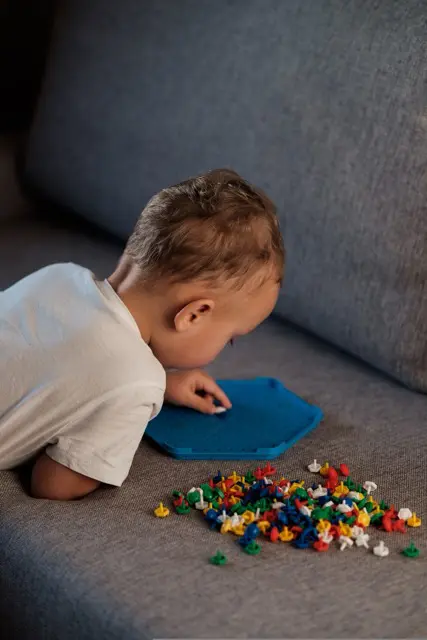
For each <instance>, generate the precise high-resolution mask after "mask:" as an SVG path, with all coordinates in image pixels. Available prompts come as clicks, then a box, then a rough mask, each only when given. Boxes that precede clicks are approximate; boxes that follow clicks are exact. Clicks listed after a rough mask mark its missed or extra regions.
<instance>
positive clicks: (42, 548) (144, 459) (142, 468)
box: [0, 320, 427, 640]
mask: <svg viewBox="0 0 427 640" xmlns="http://www.w3.org/2000/svg"><path fill="white" fill-rule="evenodd" d="M212 372H213V373H214V374H215V375H218V376H224V377H227V376H229V377H252V376H255V375H271V376H276V377H278V378H280V379H281V380H282V381H283V382H284V383H285V384H286V385H287V386H288V387H290V388H291V389H293V390H294V391H295V392H297V393H298V394H300V395H302V396H303V397H305V398H306V399H307V400H309V401H312V402H315V403H316V404H318V405H319V406H320V407H322V408H323V410H324V412H325V420H324V422H323V424H322V425H320V426H319V427H318V428H317V429H316V430H314V431H313V432H312V433H310V434H309V435H308V436H307V437H305V438H304V439H302V440H301V441H300V442H298V443H297V444H296V445H295V446H294V447H293V448H292V449H290V450H289V451H287V452H286V453H285V454H284V455H282V456H281V457H280V458H279V459H278V460H277V461H276V463H275V464H276V466H277V468H278V470H279V472H283V473H285V475H286V476H287V477H295V478H297V477H302V478H304V479H305V480H306V481H307V482H310V481H313V479H314V477H313V476H312V475H311V474H309V473H308V472H307V469H306V466H307V463H309V462H311V461H312V460H313V458H317V459H318V460H321V461H324V460H329V461H330V462H331V463H335V464H339V463H340V462H344V461H345V462H347V463H348V465H349V467H350V470H351V473H352V476H353V477H354V478H356V479H360V480H362V481H364V480H373V481H375V482H376V483H377V484H378V490H377V495H378V496H381V497H383V498H384V499H385V500H387V501H388V502H389V503H394V504H395V505H396V506H397V505H398V506H406V507H409V508H411V509H414V510H416V511H417V512H418V513H419V515H421V516H422V517H423V518H424V521H425V522H427V501H426V500H425V487H426V486H427V472H426V464H425V461H426V454H427V429H426V415H427V398H426V397H424V396H423V395H419V394H415V393H413V392H411V391H408V390H407V389H405V388H403V387H400V386H399V385H398V384H396V383H394V382H393V381H390V380H389V379H385V378H383V377H382V376H381V375H380V374H378V373H376V372H375V371H372V370H370V369H368V368H366V367H365V365H362V364H360V363H358V362H355V361H354V360H352V359H351V358H349V357H347V356H345V355H343V354H340V353H338V352H336V351H334V350H333V349H331V348H329V347H327V346H325V345H324V344H322V343H320V342H318V341H317V340H316V339H312V338H309V337H307V336H305V335H302V334H301V333H299V332H298V331H297V330H295V329H293V328H291V327H286V326H284V325H283V324H282V323H281V322H280V323H278V322H276V321H275V320H270V321H268V322H267V323H265V325H264V326H263V327H261V328H260V329H259V330H257V331H256V332H255V333H254V334H253V335H251V336H248V337H247V338H244V339H241V340H238V341H237V343H236V345H235V346H234V348H233V349H227V350H226V352H224V354H223V355H222V356H221V358H220V359H219V360H218V362H217V363H216V364H215V367H214V369H213V370H212ZM260 428H262V425H260ZM253 464H254V465H256V462H254V463H253ZM218 466H221V468H222V470H223V471H224V472H226V471H230V472H231V471H232V470H233V469H237V470H240V469H242V470H246V469H248V468H249V466H252V465H248V464H247V463H243V464H242V463H239V462H238V461H236V462H228V463H225V464H221V465H219V464H218V463H217V462H186V461H177V460H173V459H170V458H168V457H166V456H165V455H164V454H162V453H160V452H158V451H157V450H156V449H155V448H154V447H152V446H151V445H150V444H149V443H148V442H146V441H145V440H143V442H142V444H141V447H140V449H139V450H138V452H137V455H136V459H135V462H134V465H133V467H132V470H131V473H130V476H129V478H128V479H127V481H126V482H125V484H124V485H123V487H122V488H121V489H110V488H103V489H101V490H99V491H97V492H96V493H94V494H93V495H91V496H89V497H87V498H85V499H83V500H80V501H76V502H73V503H54V502H48V501H37V500H33V499H31V498H29V497H28V496H27V495H26V494H25V492H24V490H23V488H22V486H21V484H20V479H19V477H18V475H17V474H16V473H15V472H4V473H1V474H0V513H1V524H0V566H1V572H0V586H1V592H0V595H1V597H0V618H1V620H2V624H3V626H4V628H5V632H4V634H5V637H19V638H21V639H22V640H26V639H27V638H28V639H30V638H31V640H38V639H39V638H40V639H43V640H50V639H52V640H53V639H55V640H68V639H70V640H71V638H75V637H78V638H79V639H81V640H86V639H88V640H89V639H92V638H103V639H106V640H109V639H110V638H111V639H117V640H119V639H120V640H121V639H122V638H126V639H127V640H137V639H141V638H142V639H143V638H146V637H149V638H153V637H155V638H212V637H221V638H251V637H253V638H268V637H271V638H284V637H286V638H290V637H292V638H343V637H359V638H360V637H363V638H378V637H388V638H392V637H393V638H397V637H405V638H416V637H421V636H423V634H424V632H425V629H426V628H427V611H426V607H425V588H426V573H425V566H426V565H425V555H426V553H427V536H426V531H427V527H426V526H424V527H422V528H421V529H414V530H413V531H412V532H411V533H410V535H405V536H403V535H402V534H399V533H395V534H387V533H384V532H383V533H381V532H374V533H373V535H372V540H371V543H372V544H374V543H375V542H377V541H378V540H379V539H384V540H385V542H386V544H387V545H388V546H389V548H390V555H389V557H388V558H384V559H380V558H377V557H375V556H374V555H373V554H372V551H366V550H365V549H351V550H350V551H345V552H342V553H341V552H339V551H338V550H335V549H333V550H330V551H329V552H328V553H327V554H317V553H315V552H314V551H312V550H307V551H298V550H296V549H293V548H292V547H291V546H288V545H284V544H282V543H280V544H277V545H273V544H270V543H268V542H264V543H263V549H262V552H261V554H260V555H259V556H257V557H250V556H247V555H246V554H244V553H242V551H241V550H240V548H239V546H238V545H237V544H236V541H235V538H234V537H231V536H224V537H223V536H221V535H220V534H218V533H213V532H211V531H209V529H208V528H207V527H206V525H205V523H204V522H203V520H202V517H201V516H200V514H199V513H198V512H197V513H196V512H192V513H191V514H190V515H188V516H178V515H176V514H171V516H170V517H169V518H166V519H164V520H159V519H157V518H155V517H154V516H153V509H154V508H155V507H156V506H157V504H158V503H159V501H160V500H163V499H164V500H166V502H167V501H168V498H169V496H170V495H171V492H172V490H174V489H189V488H191V487H192V486H194V485H197V484H199V483H200V482H202V481H203V480H205V479H206V478H207V477H209V476H210V475H212V474H213V473H216V470H217V468H218ZM410 539H413V540H414V541H415V543H416V544H417V546H418V547H419V548H420V549H421V552H422V554H423V556H421V557H420V558H419V559H417V560H410V559H408V558H405V557H403V556H402V555H401V553H400V551H401V550H402V549H403V547H405V546H407V545H408V543H409V541H410ZM217 549H221V550H222V551H224V552H225V553H226V555H227V556H228V558H229V565H228V566H226V567H213V566H211V565H210V564H209V562H208V559H209V557H210V556H211V555H213V554H214V553H215V552H216V550H217ZM6 625H8V626H7V627H6ZM8 633H9V635H8Z"/></svg>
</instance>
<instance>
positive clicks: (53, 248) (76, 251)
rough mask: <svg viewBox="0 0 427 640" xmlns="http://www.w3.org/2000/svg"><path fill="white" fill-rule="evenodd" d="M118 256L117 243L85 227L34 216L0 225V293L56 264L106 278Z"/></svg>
mask: <svg viewBox="0 0 427 640" xmlns="http://www.w3.org/2000/svg"><path fill="white" fill-rule="evenodd" d="M58 217H59V216H58ZM120 253H121V244H120V243H119V242H114V241H113V240H109V241H107V240H106V239H105V238H102V237H100V235H99V234H96V232H94V231H93V230H92V229H89V230H86V232H85V227H84V224H80V225H79V224H78V223H76V222H74V223H72V222H69V223H65V222H64V221H62V222H59V221H52V220H49V219H43V218H41V217H40V216H37V215H32V216H31V215H29V216H26V217H19V218H17V219H11V220H8V221H7V222H3V223H1V222H0V291H1V290H2V289H6V288H7V287H8V286H10V285H11V284H13V283H14V282H16V281H17V280H20V279H21V278H24V277H25V276H26V275H28V274H29V273H32V272H33V271H36V270H37V269H41V268H42V267H44V266H46V265H47V264H54V263H55V262H75V263H76V264H81V265H83V266H85V267H87V268H88V269H92V271H94V272H96V275H97V276H98V277H107V276H108V275H110V273H112V271H113V269H114V266H115V264H116V263H117V260H118V258H119V256H120Z"/></svg>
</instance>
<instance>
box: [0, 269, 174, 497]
mask: <svg viewBox="0 0 427 640" xmlns="http://www.w3.org/2000/svg"><path fill="white" fill-rule="evenodd" d="M165 384H166V376H165V371H164V369H163V367H162V365H161V364H160V363H159V362H158V360H157V359H156V358H155V357H154V355H153V353H152V351H151V349H150V348H149V347H148V345H147V344H146V343H145V342H144V341H143V340H142V338H141V336H140V333H139V331H138V327H137V325H136V323H135V321H134V319H133V317H132V316H131V314H130V313H129V311H128V309H127V307H126V306H125V305H124V304H123V303H122V301H121V300H120V298H119V297H118V296H117V294H116V293H115V292H114V290H113V289H112V287H111V286H110V284H109V283H108V282H107V281H103V282H100V281H96V280H95V278H94V276H93V274H92V273H91V272H90V271H88V270H87V269H84V268H83V267H79V266H77V265H74V264H57V265H52V266H50V267H46V268H44V269H41V270H40V271H38V272H36V273H34V274H32V275H30V276H28V277H26V278H24V279H23V280H21V281H20V282H18V283H17V284H15V285H13V286H12V287H11V288H10V289H6V291H3V292H0V469H10V468H13V467H15V466H17V465H19V464H21V463H23V462H25V461H27V460H29V459H30V458H32V457H33V456H34V455H36V454H37V453H39V452H40V451H42V450H43V449H44V448H45V447H47V449H46V452H47V454H48V455H49V456H50V457H51V458H52V459H53V460H56V461H57V462H59V463H61V464H63V465H65V466H66V467H69V468H70V469H73V470H74V471H77V472H79V473H82V474H84V475H86V476H89V477H90V478H94V479H95V480H100V481H101V482H105V483H107V484H111V485H115V486H120V485H121V484H122V482H123V481H124V479H125V478H126V476H127V475H128V472H129V468H130V466H131V464H132V459H133V457H134V454H135V451H136V449H137V447H138V445H139V443H140V440H141V438H142V436H143V433H144V430H145V428H146V426H147V423H148V421H149V420H150V419H151V418H153V417H154V416H155V415H157V413H158V412H159V411H160V409H161V406H162V402H163V396H164V391H165Z"/></svg>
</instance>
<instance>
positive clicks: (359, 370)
mask: <svg viewBox="0 0 427 640" xmlns="http://www.w3.org/2000/svg"><path fill="white" fill-rule="evenodd" d="M56 14H57V15H56V19H55V26H54V32H53V37H52V43H51V47H50V51H49V57H48V62H47V68H46V71H45V77H44V80H43V86H42V90H41V94H40V98H39V102H38V107H37V111H36V114H35V117H34V121H33V123H32V126H31V130H30V134H29V138H28V142H27V144H26V147H25V153H24V157H23V162H22V163H20V165H22V167H21V170H20V171H19V175H18V178H17V180H18V182H19V185H20V189H21V193H20V194H19V196H18V194H16V199H14V200H13V202H12V199H11V198H9V199H8V201H7V206H6V205H5V203H6V200H5V198H4V197H3V198H1V199H0V202H1V203H3V205H4V208H3V211H0V287H1V288H5V287H7V286H8V285H10V284H11V283H13V282H14V281H16V280H17V279H18V278H20V277H22V276H24V275H25V274H27V273H29V272H31V271H33V270H35V269H37V268H39V267H41V266H43V265H45V264H49V263H52V262H58V261H74V262H78V263H81V264H84V265H85V266H88V267H90V268H91V269H93V271H94V272H95V273H96V274H97V275H99V276H100V277H102V276H105V275H107V274H108V272H109V271H110V270H111V269H112V268H113V266H114V264H115V261H116V260H117V258H118V256H119V254H120V250H121V247H122V245H123V242H124V239H125V237H126V235H127V233H128V232H129V231H130V229H131V228H132V225H133V223H134V221H135V219H136V217H137V215H138V213H139V211H140V209H141V208H142V207H143V205H144V203H145V202H146V201H147V199H148V198H149V196H150V195H151V194H152V193H153V192H155V191H156V190H158V189H159V188H161V187H162V186H164V185H166V184H169V183H173V182H175V181H178V180H180V179H182V178H185V177H187V176H188V175H192V174H195V173H199V172H202V171H205V170H207V169H209V168H212V167H217V166H231V167H233V168H235V169H236V170H238V171H239V172H241V173H242V174H243V175H244V176H245V177H247V178H248V179H250V180H253V181H254V182H255V183H256V184H259V185H260V186H262V187H264V188H265V189H266V190H267V191H268V193H269V194H270V195H271V196H272V197H273V198H274V199H275V201H276V203H277V205H278V210H279V212H280V216H281V220H282V222H283V227H284V231H285V236H286V245H287V250H288V266H287V276H286V282H285V285H284V289H283V294H282V296H281V299H280V301H279V304H278V307H277V310H276V314H275V316H274V317H273V318H272V319H270V320H269V321H267V322H266V323H265V324H264V325H263V326H262V327H261V328H260V329H258V330H257V331H255V332H254V334H253V335H251V336H248V337H246V338H244V339H242V340H239V341H238V342H237V344H236V346H235V347H234V349H230V350H227V351H226V352H224V353H223V354H222V355H221V356H220V358H219V359H218V361H217V362H216V363H215V364H214V366H213V367H212V373H213V374H215V375H218V376H223V377H252V376H256V375H267V376H276V377H278V378H280V379H281V380H282V381H283V382H284V383H285V384H286V385H287V386H288V387H289V388H291V389H292V390H293V391H295V392H296V393H298V394H300V395H301V396H303V397H304V398H306V399H308V400H309V401H312V402H314V403H316V404H317V405H319V406H320V407H322V409H323V411H324V414H325V419H324V422H323V423H322V424H321V426H319V427H318V428H317V429H316V430H315V431H313V432H312V433H311V434H310V435H309V436H307V437H305V438H304V439H303V440H301V441H300V442H299V443H298V444H296V445H295V446H294V447H293V448H292V449H291V450H289V451H288V452H286V453H285V454H284V455H282V456H281V457H280V458H279V459H278V460H277V466H278V468H279V470H280V471H283V472H284V473H286V475H288V476H292V477H301V478H304V479H305V480H306V481H308V480H309V479H310V478H309V474H308V472H307V470H306V465H307V463H308V462H310V461H312V459H313V458H317V459H319V460H321V461H323V460H329V461H331V462H333V463H340V462H344V461H345V462H347V463H348V465H349V466H350V468H351V471H352V475H353V476H354V477H355V478H358V479H359V480H366V479H369V480H374V481H375V482H376V483H377V484H378V495H381V497H382V498H384V499H385V500H386V501H388V502H391V503H394V504H396V505H399V506H408V507H410V508H412V509H414V510H415V511H416V512H417V513H418V514H419V515H421V517H424V518H426V517H427V500H426V487H427V472H426V469H427V464H426V461H427V398H426V395H425V392H426V391H427V338H426V336H427V297H426V274H427V258H426V255H425V252H426V247H427V215H426V208H425V196H426V189H425V184H426V182H425V178H426V169H425V167H426V156H427V144H426V116H425V113H426V92H425V75H426V53H425V38H426V18H427V10H426V8H425V6H424V3H423V2H422V1H421V0H406V2H401V3H398V2H394V0H379V1H378V2H373V1H372V0H369V1H368V0H360V1H354V2H353V1H350V2H347V3H343V2H342V1H341V0H316V1H315V0H311V1H308V2H305V3H302V2H300V3H296V2H293V1H292V0H266V1H265V2H262V3H261V2H259V1H258V2H257V0H245V1H243V0H235V1H233V2H215V3H214V2H207V0H201V1H200V0H198V1H197V2H196V0H183V1H182V2H180V3H175V2H172V1H171V0H164V1H162V2H159V3H149V2H145V1H143V2H141V1H140V0H122V1H121V2H111V1H110V0H107V1H105V0H104V1H102V2H101V0H92V1H91V2H84V1H83V0H77V1H76V0H75V1H73V2H59V3H58V6H57V9H56ZM8 148H9V147H8ZM5 155H6V153H5V152H3V156H5ZM1 166H2V167H6V164H5V161H3V163H2V165H1ZM13 180H15V178H14V177H13V176H12V175H11V174H10V173H7V180H6V170H5V171H3V177H2V182H1V185H2V190H3V192H5V191H6V190H7V189H9V193H11V194H14V193H15V191H16V186H17V185H16V183H14V185H12V181H13ZM6 182H10V184H9V185H8V184H6ZM11 185H12V186H11ZM15 202H16V205H15V204H13V203H15ZM18 205H19V206H18ZM6 209H7V210H6ZM0 308H1V297H0ZM260 462H262V461H260ZM255 464H256V463H255ZM216 468H217V464H216V463H209V462H179V461H176V460H172V459H169V458H168V457H166V456H165V455H163V454H161V453H159V452H158V451H157V450H156V449H155V448H153V447H152V446H151V445H150V443H149V442H146V441H145V440H143V441H142V443H141V447H140V449H139V451H138V453H137V456H136V459H135V462H134V465H133V467H132V471H131V473H130V476H129V478H128V480H127V481H126V483H125V484H124V486H123V487H122V488H121V489H118V490H117V489H111V488H103V489H101V490H99V491H97V492H96V493H95V494H93V495H91V496H89V497H87V498H85V499H84V500H81V501H76V502H73V503H54V502H48V501H38V500H33V499H31V498H30V497H29V496H28V494H27V493H26V490H25V479H26V470H25V469H24V470H22V472H21V471H11V472H2V473H1V474H0V636H1V637H2V638H23V639H26V638H28V639H30V638H31V640H36V639H43V640H47V639H61V640H62V639H64V640H65V639H68V638H70V639H71V638H75V637H77V638H79V639H86V638H88V639H89V638H91V639H93V638H105V639H110V638H111V639H118V638H126V639H127V640H131V639H133V638H135V639H137V638H152V637H157V638H215V637H217V638H219V637H222V638H279V637H283V638H307V637H311V638H343V637H359V638H402V637H405V638H416V637H422V636H425V635H426V631H427V604H426V603H427V594H426V587H427V577H426V576H427V570H426V569H427V564H426V562H427V544H426V542H427V538H426V533H425V531H426V526H425V525H424V527H421V528H420V529H416V530H413V533H411V537H410V536H408V535H407V536H402V535H401V534H398V533H396V534H387V533H383V534H381V532H377V533H375V534H374V535H373V539H374V540H378V539H380V538H381V537H383V538H384V539H385V540H386V543H387V545H388V546H389V547H390V555H389V556H388V557H387V558H384V559H380V558H377V557H375V556H374V555H373V554H372V553H371V552H367V551H362V550H360V549H357V550H355V549H353V550H351V551H346V552H343V553H341V552H339V551H335V550H334V551H330V552H328V553H327V554H316V553H315V552H313V551H311V550H307V551H297V550H295V549H293V548H290V547H288V546H285V545H280V546H278V545H272V544H268V543H266V544H264V545H263V551H262V553H261V555H260V556H258V557H256V558H254V557H249V556H246V555H245V554H243V553H242V552H241V551H240V549H239V547H238V545H236V544H235V542H234V541H233V540H232V539H231V538H228V537H225V538H223V537H221V536H220V535H219V534H217V533H213V532H211V531H209V530H208V529H207V527H206V526H205V524H204V523H203V521H202V519H201V518H200V517H199V515H198V514H195V513H193V514H191V516H188V517H179V516H172V517H170V518H167V519H166V520H163V521H160V520H158V519H156V518H154V517H153V515H152V510H153V508H154V507H155V506H156V505H157V504H158V502H159V501H160V500H161V499H163V498H168V496H169V495H170V493H171V491H172V490H173V489H177V488H182V489H188V488H190V487H191V486H193V485H195V484H196V485H197V484H198V483H200V482H201V481H202V480H204V479H206V478H207V477H208V476H209V475H210V474H212V473H213V472H215V471H216ZM223 468H224V470H226V469H228V470H230V471H231V470H232V469H233V468H236V469H247V468H248V465H247V464H246V463H244V464H242V463H240V462H239V461H236V462H235V463H227V464H226V465H223ZM425 522H427V520H425ZM411 538H413V540H414V541H415V543H416V544H417V546H418V547H419V548H420V549H421V552H422V553H421V556H420V557H419V558H418V559H416V560H415V559H414V560H412V559H408V558H405V557H404V556H402V555H401V553H400V551H401V550H402V548H403V547H404V546H406V545H407V544H408V542H409V540H410V539H411ZM218 548H221V549H222V550H223V551H224V552H225V553H226V554H227V555H228V557H229V560H230V562H229V564H228V566H226V567H223V568H220V567H214V566H211V565H210V564H209V563H208V558H209V556H210V555H212V554H213V553H214V552H215V551H216V549H218Z"/></svg>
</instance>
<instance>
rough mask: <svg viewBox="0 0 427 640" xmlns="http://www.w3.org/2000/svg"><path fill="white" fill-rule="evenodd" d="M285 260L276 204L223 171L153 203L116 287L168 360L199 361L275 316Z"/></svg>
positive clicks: (183, 364)
mask: <svg viewBox="0 0 427 640" xmlns="http://www.w3.org/2000/svg"><path fill="white" fill-rule="evenodd" d="M283 267H284V249H283V242H282V237H281V234H280V230H279V225H278V221H277V217H276V211H275V207H274V205H273V203H272V202H271V201H270V200H269V199H268V198H267V196H266V195H265V194H264V193H263V192H262V191H260V190H258V189H256V188H254V187H253V186H251V185H250V184H248V183H247V182H245V180H243V179H242V178H241V177H240V176H239V175H238V174H237V173H235V172H234V171H230V170H226V169H219V170H216V171H212V172H210V173H207V174H205V175H202V176H199V177H196V178H191V179H189V180H186V181H185V182H182V183H181V184H177V185H175V186H172V187H168V188H167V189H163V190H162V191H160V192H159V193H158V194H157V195H155V196H154V197H153V198H152V199H151V200H150V201H149V203H148V204H147V206H146V207H145V209H144V210H143V212H142V214H141V216H140V218H139V220H138V222H137V224H136V227H135V230H134V232H133V234H132V235H131V237H130V238H129V241H128V243H127V246H126V249H125V253H124V256H123V259H122V262H121V265H119V268H118V271H117V272H116V274H115V276H116V282H118V283H119V286H118V287H116V288H117V290H118V293H119V295H121V293H122V299H123V300H124V302H125V303H126V304H127V305H128V307H129V309H130V311H131V313H132V314H133V315H134V317H135V319H136V321H137V323H138V325H139V326H140V329H141V333H142V335H143V337H145V338H146V339H147V340H148V342H149V344H150V346H151V348H152V350H153V352H154V354H155V355H156V357H157V358H158V359H159V360H160V362H162V364H163V365H164V366H165V367H176V368H188V367H200V366H204V365H206V364H208V363H209V362H210V361H211V360H213V359H214V358H215V357H216V356H217V355H218V353H219V352H220V351H221V350H222V349H223V347H224V346H225V345H226V344H227V343H228V342H230V341H231V340H233V339H234V338H236V337H238V336H240V335H244V334H246V333H249V332H250V331H251V330H252V329H254V328H255V327H256V326H257V325H258V324H260V323H261V322H262V321H263V320H264V319H265V318H266V317H267V316H268V315H269V314H270V313H271V311H272V310H273V308H274V306H275V303H276V300H277V296H278V292H279V288H280V282H281V280H282V275H283ZM115 276H113V277H112V278H113V279H112V282H113V286H114V278H115ZM117 277H118V279H117ZM126 282H127V285H126ZM120 289H121V290H120Z"/></svg>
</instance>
